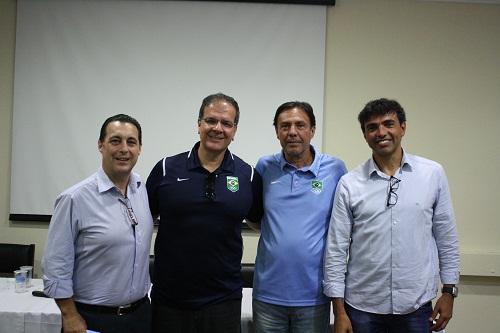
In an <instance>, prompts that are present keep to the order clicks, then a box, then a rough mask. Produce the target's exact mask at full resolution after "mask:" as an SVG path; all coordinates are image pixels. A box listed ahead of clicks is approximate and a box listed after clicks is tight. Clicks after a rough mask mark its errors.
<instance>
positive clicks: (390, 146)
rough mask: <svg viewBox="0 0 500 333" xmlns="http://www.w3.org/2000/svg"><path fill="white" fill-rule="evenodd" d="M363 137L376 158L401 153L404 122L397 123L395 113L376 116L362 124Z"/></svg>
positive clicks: (404, 129) (404, 130) (404, 128)
mask: <svg viewBox="0 0 500 333" xmlns="http://www.w3.org/2000/svg"><path fill="white" fill-rule="evenodd" d="M363 132H364V137H365V140H366V142H367V143H368V146H370V148H371V149H372V151H373V155H374V156H376V157H382V158H387V157H391V156H393V155H394V154H399V153H400V151H401V140H402V139H403V136H404V135H405V132H406V122H403V123H402V124H401V123H400V122H399V119H398V117H397V116H396V113H395V112H389V113H386V114H384V115H376V116H373V117H371V118H370V119H368V121H366V122H365V124H364V131H363Z"/></svg>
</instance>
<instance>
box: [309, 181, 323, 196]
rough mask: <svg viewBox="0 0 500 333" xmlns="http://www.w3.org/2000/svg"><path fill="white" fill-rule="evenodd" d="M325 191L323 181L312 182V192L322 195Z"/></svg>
mask: <svg viewBox="0 0 500 333" xmlns="http://www.w3.org/2000/svg"><path fill="white" fill-rule="evenodd" d="M321 191H323V181H321V180H312V181H311V192H313V193H316V194H320V193H321Z"/></svg>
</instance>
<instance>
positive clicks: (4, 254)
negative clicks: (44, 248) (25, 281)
mask: <svg viewBox="0 0 500 333" xmlns="http://www.w3.org/2000/svg"><path fill="white" fill-rule="evenodd" d="M34 263H35V244H29V245H24V244H6V243H0V275H1V276H8V277H11V276H14V271H15V270H16V269H19V267H20V266H33V265H34Z"/></svg>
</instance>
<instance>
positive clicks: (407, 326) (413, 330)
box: [345, 302, 432, 333]
mask: <svg viewBox="0 0 500 333" xmlns="http://www.w3.org/2000/svg"><path fill="white" fill-rule="evenodd" d="M345 309H346V312H347V315H348V316H349V319H350V320H351V325H352V330H353V331H354V333H429V332H430V331H431V323H430V322H429V317H430V316H431V315H432V304H431V302H429V303H426V304H424V305H422V306H421V307H420V308H419V309H418V310H416V311H413V312H411V313H408V314H377V313H370V312H364V311H361V310H357V309H355V308H353V307H352V306H350V305H349V304H347V303H346V304H345Z"/></svg>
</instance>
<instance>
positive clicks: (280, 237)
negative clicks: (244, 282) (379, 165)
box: [253, 148, 347, 306]
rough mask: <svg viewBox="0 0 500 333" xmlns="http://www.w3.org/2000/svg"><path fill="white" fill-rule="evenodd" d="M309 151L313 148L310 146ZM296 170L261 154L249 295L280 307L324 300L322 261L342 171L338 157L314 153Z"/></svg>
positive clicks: (280, 158) (280, 157) (280, 156)
mask: <svg viewBox="0 0 500 333" xmlns="http://www.w3.org/2000/svg"><path fill="white" fill-rule="evenodd" d="M312 149H314V148H312ZM314 155H315V156H314V161H313V163H312V164H311V165H310V166H306V167H303V168H301V169H297V168H296V167H294V166H293V165H291V164H289V163H287V162H286V160H285V158H284V157H283V153H282V152H280V153H277V154H275V155H270V156H265V157H263V158H261V159H260V160H259V162H258V163H257V166H256V170H257V171H258V172H259V173H260V174H261V176H262V183H263V191H264V217H263V219H262V222H261V236H260V240H259V245H258V249H257V258H256V262H255V276H254V289H253V297H254V298H255V299H257V300H259V301H262V302H266V303H271V304H277V305H284V306H313V305H320V304H324V303H326V302H328V298H326V297H325V295H324V294H323V288H322V284H321V282H322V276H323V257H324V251H325V242H326V235H327V232H328V225H329V221H330V214H331V209H332V204H333V196H334V193H335V188H336V186H337V182H338V180H339V179H340V177H341V176H342V175H344V174H345V173H346V172H347V170H346V167H345V165H344V162H342V161H341V160H339V159H336V158H333V157H331V156H328V155H325V154H322V153H320V152H318V151H316V152H315V154H314Z"/></svg>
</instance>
